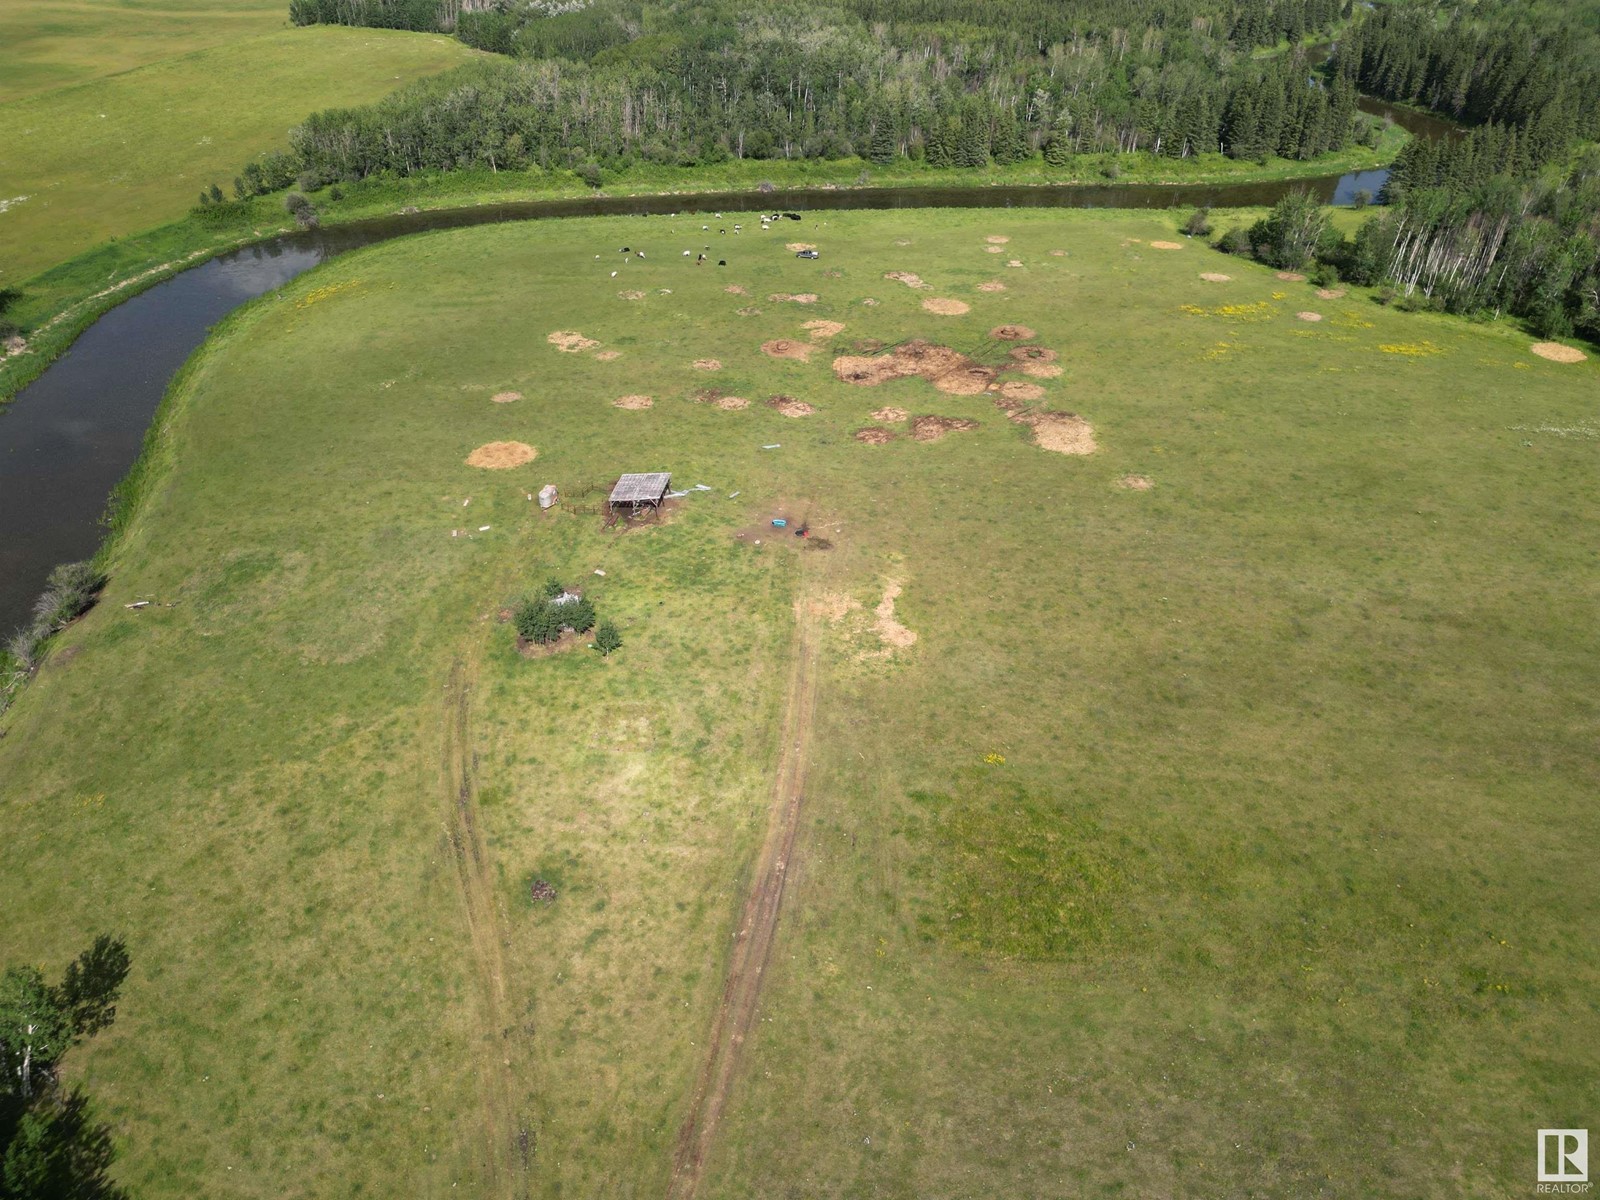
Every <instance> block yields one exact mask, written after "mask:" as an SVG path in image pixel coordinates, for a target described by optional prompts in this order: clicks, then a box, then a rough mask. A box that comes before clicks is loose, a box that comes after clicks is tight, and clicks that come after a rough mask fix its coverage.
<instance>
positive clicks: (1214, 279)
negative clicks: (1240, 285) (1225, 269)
mask: <svg viewBox="0 0 1600 1200" xmlns="http://www.w3.org/2000/svg"><path fill="white" fill-rule="evenodd" d="M1200 278H1201V279H1204V280H1205V281H1206V282H1207V283H1229V282H1231V281H1232V280H1233V276H1232V275H1224V274H1222V272H1220V271H1201V272H1200Z"/></svg>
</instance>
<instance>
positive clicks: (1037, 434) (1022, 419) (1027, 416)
mask: <svg viewBox="0 0 1600 1200" xmlns="http://www.w3.org/2000/svg"><path fill="white" fill-rule="evenodd" d="M1010 418H1011V420H1013V421H1015V422H1016V423H1017V424H1018V425H1027V426H1029V427H1031V428H1032V429H1033V444H1034V445H1035V446H1038V447H1039V448H1040V449H1041V450H1051V451H1054V452H1055V453H1057V454H1093V453H1094V452H1095V450H1097V449H1098V448H1099V447H1097V446H1096V445H1095V441H1094V429H1093V428H1092V427H1091V426H1090V424H1089V422H1087V421H1085V420H1084V419H1083V418H1082V417H1080V416H1078V415H1077V414H1076V413H1065V412H1013V413H1011V414H1010Z"/></svg>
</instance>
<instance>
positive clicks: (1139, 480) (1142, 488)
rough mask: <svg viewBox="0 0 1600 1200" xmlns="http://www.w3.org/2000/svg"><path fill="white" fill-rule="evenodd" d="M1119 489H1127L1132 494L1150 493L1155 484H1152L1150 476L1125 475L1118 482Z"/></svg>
mask: <svg viewBox="0 0 1600 1200" xmlns="http://www.w3.org/2000/svg"><path fill="white" fill-rule="evenodd" d="M1117 486H1118V487H1119V488H1127V489H1128V490H1129V491H1130V492H1148V491H1149V490H1150V489H1151V488H1152V487H1154V486H1155V484H1153V483H1151V482H1150V477H1149V476H1148V475H1124V476H1123V477H1122V478H1121V479H1119V480H1117Z"/></svg>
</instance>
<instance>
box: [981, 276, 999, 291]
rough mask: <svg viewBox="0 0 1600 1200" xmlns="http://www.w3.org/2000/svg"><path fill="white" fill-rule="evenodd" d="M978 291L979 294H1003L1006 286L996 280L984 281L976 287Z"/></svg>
mask: <svg viewBox="0 0 1600 1200" xmlns="http://www.w3.org/2000/svg"><path fill="white" fill-rule="evenodd" d="M978 290H979V291H980V292H1003V291H1005V290H1006V285H1005V284H1003V283H1001V282H1000V281H999V280H998V279H986V280H984V281H983V282H982V283H980V284H979V285H978Z"/></svg>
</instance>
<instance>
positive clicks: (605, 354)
mask: <svg viewBox="0 0 1600 1200" xmlns="http://www.w3.org/2000/svg"><path fill="white" fill-rule="evenodd" d="M594 357H595V361H596V362H615V361H616V360H617V359H619V358H621V357H622V351H621V350H601V351H600V352H599V353H598V354H596V355H595V356H594Z"/></svg>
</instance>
